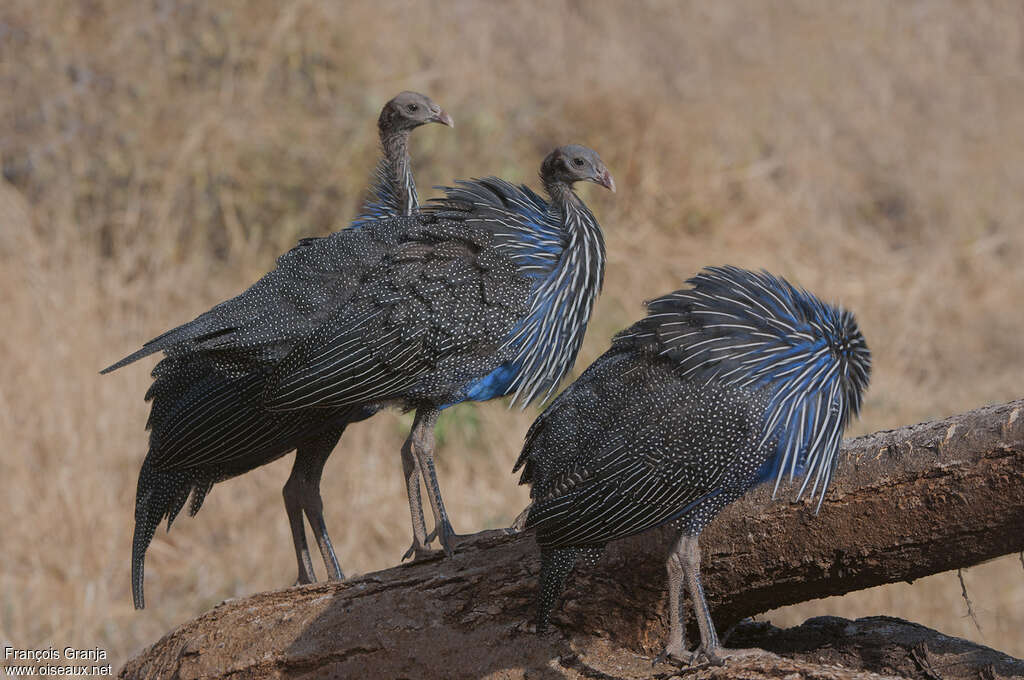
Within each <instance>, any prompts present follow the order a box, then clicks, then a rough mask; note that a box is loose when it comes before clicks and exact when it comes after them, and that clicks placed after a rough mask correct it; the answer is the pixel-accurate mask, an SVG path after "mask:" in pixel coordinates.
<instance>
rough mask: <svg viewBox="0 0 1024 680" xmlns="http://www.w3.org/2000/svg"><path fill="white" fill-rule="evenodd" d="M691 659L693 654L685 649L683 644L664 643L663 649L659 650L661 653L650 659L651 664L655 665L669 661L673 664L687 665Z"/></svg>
mask: <svg viewBox="0 0 1024 680" xmlns="http://www.w3.org/2000/svg"><path fill="white" fill-rule="evenodd" d="M692 660H693V655H692V654H691V653H690V652H688V651H686V645H684V644H678V645H673V644H668V645H665V649H663V650H661V654H659V655H658V656H656V657H654V660H653V661H651V665H652V666H657V665H658V664H660V663H670V664H672V665H674V666H687V665H689V664H690V662H691V661H692Z"/></svg>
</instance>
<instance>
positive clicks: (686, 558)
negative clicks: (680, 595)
mask: <svg viewBox="0 0 1024 680" xmlns="http://www.w3.org/2000/svg"><path fill="white" fill-rule="evenodd" d="M697 538H698V537H697V536H690V535H686V534H684V535H683V536H681V537H680V539H679V542H678V543H676V546H675V548H674V549H673V555H672V557H675V558H677V559H678V560H679V562H680V566H681V567H682V570H683V578H684V579H685V583H686V590H687V591H688V592H689V593H690V600H691V601H692V602H693V610H694V614H695V615H696V617H697V627H698V628H699V629H700V647H698V648H697V650H696V651H695V652H694V653H693V656H692V657H691V660H690V663H691V665H692V664H693V663H694V662H695V661H696V660H697V659H698V658H699V657H701V656H703V657H704V658H706V659H707V661H708V663H710V664H712V665H714V666H721V665H724V663H725V659H728V658H736V657H740V656H756V655H766V654H769V652H766V651H764V650H762V649H726V648H725V647H722V645H721V644H720V643H719V642H718V633H717V632H715V622H714V621H712V620H711V612H710V610H708V603H707V600H705V599H704V586H703V585H701V582H700V544H699V543H698V541H697ZM670 561H671V558H670ZM669 588H670V592H671V588H672V585H671V581H670V583H669ZM669 597H670V603H671V595H669ZM681 625H682V624H681V622H680V629H681ZM680 639H682V632H681V630H680ZM673 640H674V635H673V634H672V633H670V634H669V644H671V643H672V641H673Z"/></svg>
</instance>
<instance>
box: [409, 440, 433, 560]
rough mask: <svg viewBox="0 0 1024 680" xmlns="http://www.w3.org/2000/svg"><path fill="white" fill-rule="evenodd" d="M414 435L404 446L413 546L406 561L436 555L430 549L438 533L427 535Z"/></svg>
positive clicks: (410, 547)
mask: <svg viewBox="0 0 1024 680" xmlns="http://www.w3.org/2000/svg"><path fill="white" fill-rule="evenodd" d="M412 447H413V444H412V433H411V432H410V433H409V436H408V437H407V438H406V440H405V443H404V444H403V445H402V471H403V473H404V475H405V491H406V493H407V494H408V495H409V513H410V514H411V515H412V545H411V546H409V549H408V550H406V551H405V554H404V555H402V560H403V561H405V560H407V559H409V558H410V557H412V558H413V561H416V560H418V559H420V558H422V557H428V556H430V555H432V554H433V553H434V551H433V550H431V549H430V541H431V540H432V537H433V536H436V534H437V532H431V535H429V536H428V535H427V525H426V522H425V521H424V519H423V502H422V500H421V499H420V466H419V462H418V461H417V460H416V455H415V454H414V453H413V451H412Z"/></svg>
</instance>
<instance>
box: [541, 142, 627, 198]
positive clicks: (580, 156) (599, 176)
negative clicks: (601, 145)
mask: <svg viewBox="0 0 1024 680" xmlns="http://www.w3.org/2000/svg"><path fill="white" fill-rule="evenodd" d="M540 177H541V181H543V182H544V183H545V184H548V183H550V182H560V183H564V184H569V185H571V184H573V183H575V182H581V181H582V182H593V183H594V184H600V185H601V186H603V187H604V188H605V189H608V190H609V191H611V192H613V193H614V192H615V180H614V179H612V175H611V173H610V172H608V168H606V167H605V166H604V163H603V162H602V161H601V157H600V156H598V155H597V152H596V151H594V150H593V149H588V148H587V147H585V146H580V145H579V144H568V145H566V146H560V147H558V148H557V149H555V150H554V151H552V152H551V153H549V154H548V157H547V158H545V159H544V162H543V163H542V164H541V166H540Z"/></svg>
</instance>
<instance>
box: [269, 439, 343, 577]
mask: <svg viewBox="0 0 1024 680" xmlns="http://www.w3.org/2000/svg"><path fill="white" fill-rule="evenodd" d="M340 437H341V432H340V431H339V430H331V431H329V432H327V433H325V434H324V435H321V436H320V437H318V438H316V439H312V440H310V441H306V442H303V443H302V444H300V445H299V448H298V451H297V452H296V454H295V463H294V464H293V465H292V473H291V475H290V476H289V477H288V481H287V482H285V485H284V491H283V495H284V507H285V510H286V511H287V512H288V524H289V525H290V526H291V530H292V541H293V542H294V543H295V557H296V559H297V561H298V564H299V577H298V581H297V582H298V583H299V584H304V583H316V572H314V571H313V560H312V558H311V557H310V554H309V545H308V544H307V543H306V528H305V526H304V525H303V522H302V513H303V511H305V513H306V519H307V520H308V521H309V526H310V528H311V529H312V530H313V535H314V536H315V537H316V541H317V545H318V546H319V547H320V555H321V556H322V557H323V560H324V565H325V566H326V568H327V578H329V579H331V580H341V579H343V578H345V574H344V573H342V571H341V565H339V564H338V557H337V556H336V555H335V554H334V546H333V545H332V544H331V537H330V536H329V535H328V534H327V524H326V523H325V522H324V513H323V500H322V499H321V497H320V477H321V476H322V475H323V470H324V463H326V462H327V458H328V457H329V456H330V455H331V451H332V450H334V446H335V445H336V444H337V443H338V439H339V438H340Z"/></svg>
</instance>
